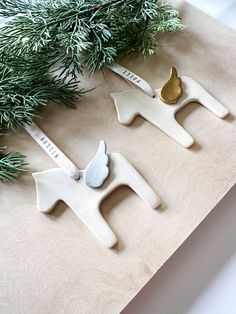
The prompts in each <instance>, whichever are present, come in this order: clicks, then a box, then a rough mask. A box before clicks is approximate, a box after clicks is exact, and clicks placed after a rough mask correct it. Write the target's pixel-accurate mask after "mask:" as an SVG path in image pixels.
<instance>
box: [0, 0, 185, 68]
mask: <svg viewBox="0 0 236 314" xmlns="http://www.w3.org/2000/svg"><path fill="white" fill-rule="evenodd" d="M0 15H2V16H8V17H14V19H12V20H11V21H10V22H9V23H8V25H7V26H6V27H4V28H3V29H2V32H1V34H0V53H1V52H5V53H8V52H10V53H14V55H22V54H23V55H24V54H29V55H31V54H32V53H35V52H37V53H41V54H43V55H44V57H45V60H48V54H49V55H50V58H49V59H50V62H51V65H53V64H55V63H56V62H57V61H58V59H60V60H61V62H62V64H63V66H64V68H63V70H65V71H68V69H70V68H71V66H72V72H73V70H77V71H78V72H81V71H82V70H83V68H89V69H90V71H92V72H94V71H95V70H97V69H100V68H102V67H104V66H106V65H108V64H111V63H113V62H114V60H115V59H116V58H118V57H120V56H122V55H126V54H128V53H130V52H133V51H137V52H139V53H141V54H144V55H150V54H153V53H154V52H155V50H156V48H157V47H158V42H157V40H156V35H157V33H158V32H160V31H162V32H165V31H168V32H169V31H178V30H181V29H182V25H181V23H180V19H179V13H178V12H177V11H176V10H175V9H174V8H173V7H172V6H170V5H167V4H165V3H159V2H156V0H126V1H124V0H113V1H104V0H43V1H42V0H34V1H30V0H19V1H18V0H17V1H16V0H0Z"/></svg>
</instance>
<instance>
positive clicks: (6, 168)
mask: <svg viewBox="0 0 236 314" xmlns="http://www.w3.org/2000/svg"><path fill="white" fill-rule="evenodd" d="M4 149H5V147H0V181H2V182H12V181H16V180H17V178H18V175H19V173H22V172H24V171H26V170H25V169H24V166H25V165H26V163H25V162H24V156H22V155H21V154H19V153H7V152H5V150H4Z"/></svg>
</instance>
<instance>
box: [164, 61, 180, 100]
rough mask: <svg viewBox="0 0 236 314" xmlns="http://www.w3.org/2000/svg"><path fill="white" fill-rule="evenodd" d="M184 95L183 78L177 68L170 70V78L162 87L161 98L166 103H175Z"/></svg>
mask: <svg viewBox="0 0 236 314" xmlns="http://www.w3.org/2000/svg"><path fill="white" fill-rule="evenodd" d="M181 96H182V87H181V79H180V78H179V77H178V74H177V70H176V68H174V67H172V68H171V70H170V78H169V79H168V81H167V82H166V83H165V85H164V86H163V87H162V89H161V93H160V99H161V100H162V101H163V102H164V103H166V104H169V105H171V104H175V103H176V102H177V101H178V100H179V98H180V97H181Z"/></svg>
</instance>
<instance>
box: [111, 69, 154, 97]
mask: <svg viewBox="0 0 236 314" xmlns="http://www.w3.org/2000/svg"><path fill="white" fill-rule="evenodd" d="M108 68H109V69H110V70H111V71H113V72H115V73H117V74H119V75H120V76H122V77H123V78H125V79H126V80H128V81H130V82H131V83H133V84H135V85H136V86H138V87H139V88H140V89H142V90H143V91H144V93H146V94H147V95H148V96H150V97H152V98H153V97H155V91H154V89H153V88H152V86H151V85H150V84H149V83H148V82H147V81H145V80H144V79H142V78H141V77H139V76H138V75H137V74H135V73H133V72H131V71H129V70H128V69H126V68H125V67H123V66H121V65H119V64H118V63H114V64H113V65H109V66H108Z"/></svg>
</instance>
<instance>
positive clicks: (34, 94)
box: [0, 57, 83, 133]
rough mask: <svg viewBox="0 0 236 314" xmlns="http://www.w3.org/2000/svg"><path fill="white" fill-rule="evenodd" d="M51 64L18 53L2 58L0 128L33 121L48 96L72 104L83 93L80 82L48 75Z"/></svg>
mask: <svg viewBox="0 0 236 314" xmlns="http://www.w3.org/2000/svg"><path fill="white" fill-rule="evenodd" d="M47 72H48V66H47V65H45V66H43V65H42V63H41V64H40V66H38V62H36V63H34V60H33V59H32V60H30V61H28V60H24V59H22V58H21V57H17V58H16V57H15V58H14V59H12V60H8V62H7V63H4V62H0V132H1V133H4V132H6V130H13V131H15V130H16V129H17V128H18V127H21V126H22V127H23V126H25V125H26V124H30V123H31V121H32V119H33V118H34V117H35V116H37V115H38V113H39V112H40V111H41V110H42V109H43V108H44V107H45V105H46V104H47V101H48V100H52V101H54V102H57V103H64V104H66V105H70V106H73V102H74V100H75V99H76V97H78V96H79V95H81V93H82V92H83V91H82V90H78V87H77V82H76V81H74V80H72V79H71V80H69V81H68V82H66V80H65V78H58V77H54V78H49V77H48V76H47Z"/></svg>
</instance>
